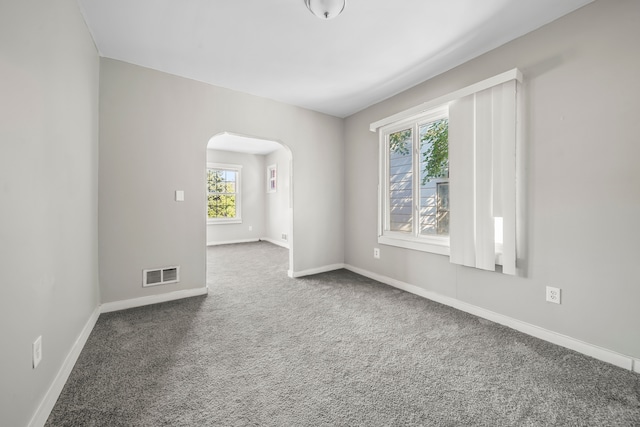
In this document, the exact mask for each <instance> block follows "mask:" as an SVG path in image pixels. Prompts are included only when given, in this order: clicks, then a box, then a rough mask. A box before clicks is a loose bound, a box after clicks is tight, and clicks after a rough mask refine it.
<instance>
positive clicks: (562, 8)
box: [78, 0, 593, 117]
mask: <svg viewBox="0 0 640 427" xmlns="http://www.w3.org/2000/svg"><path fill="white" fill-rule="evenodd" d="M78 1H79V3H80V6H81V8H82V10H83V13H84V15H85V19H86V21H87V25H88V26H89V29H90V31H91V33H92V34H93V37H94V39H95V42H96V45H97V46H98V50H99V51H100V54H101V55H102V56H105V57H107V58H114V59H118V60H121V61H125V62H129V63H132V64H137V65H141V66H144V67H148V68H153V69H156V70H160V71H164V72H167V73H171V74H175V75H179V76H183V77H187V78H191V79H194V80H199V81H203V82H207V83H210V84H213V85H217V86H222V87H226V88H229V89H234V90H238V91H242V92H246V93H250V94H254V95H258V96H262V97H266V98H271V99H275V100H277V101H281V102H286V103H288V104H293V105H298V106H301V107H305V108H309V109H312V110H316V111H320V112H324V113H327V114H331V115H334V116H338V117H346V116H348V115H350V114H352V113H355V112H357V111H359V110H362V109H363V108H365V107H367V106H369V105H372V104H375V103H376V102H379V101H381V100H383V99H386V98H388V97H390V96H392V95H394V94H396V93H399V92H401V91H403V90H405V89H408V88H409V87H412V86H414V85H416V84H418V83H420V82H423V81H425V80H427V79H429V78H431V77H433V76H436V75H438V74H440V73H442V72H444V71H446V70H448V69H451V68H453V67H455V66H457V65H460V64H462V63H464V62H466V61H468V60H469V59H472V58H474V57H476V56H478V55H480V54H482V53H484V52H487V51H489V50H491V49H493V48H495V47H498V46H500V45H502V44H504V43H506V42H508V41H510V40H513V39H514V38H517V37H519V36H521V35H523V34H526V33H528V32H530V31H532V30H534V29H536V28H539V27H540V26H542V25H544V24H546V23H548V22H551V21H553V20H555V19H557V18H559V17H560V16H563V15H565V14H567V13H569V12H571V11H573V10H575V9H577V8H579V7H581V6H583V5H585V4H587V3H590V2H591V1H593V0H481V1H479V0H346V2H347V4H346V7H345V9H344V12H343V13H342V15H340V16H338V17H337V18H335V19H333V20H329V21H323V20H320V19H318V18H317V17H315V16H314V15H313V14H311V12H309V11H308V10H307V8H306V6H305V2H304V0H78Z"/></svg>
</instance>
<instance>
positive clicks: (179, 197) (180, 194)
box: [176, 190, 184, 202]
mask: <svg viewBox="0 0 640 427" xmlns="http://www.w3.org/2000/svg"><path fill="white" fill-rule="evenodd" d="M176 202H184V190H176Z"/></svg>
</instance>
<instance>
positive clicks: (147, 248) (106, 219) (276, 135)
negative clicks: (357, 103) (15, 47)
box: [99, 58, 344, 302]
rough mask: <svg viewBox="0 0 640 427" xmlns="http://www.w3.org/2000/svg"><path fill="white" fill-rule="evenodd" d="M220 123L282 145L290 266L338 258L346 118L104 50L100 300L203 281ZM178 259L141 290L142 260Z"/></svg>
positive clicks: (300, 268) (158, 262)
mask: <svg viewBox="0 0 640 427" xmlns="http://www.w3.org/2000/svg"><path fill="white" fill-rule="evenodd" d="M225 131H226V132H230V133H236V134H240V135H247V136H251V137H256V138H260V139H268V140H273V141H278V142H281V143H283V144H285V145H286V146H288V147H289V148H290V149H291V152H292V159H293V171H292V174H293V175H294V176H295V180H294V182H295V185H294V188H293V193H294V195H293V203H294V214H293V236H292V238H293V242H294V245H295V251H294V259H293V270H294V271H304V270H307V269H313V268H319V267H323V266H326V265H332V264H336V263H342V262H343V260H344V240H343V237H344V218H343V215H342V212H343V200H344V197H343V192H344V190H343V188H344V187H343V182H344V172H343V171H344V161H343V153H344V151H343V150H344V145H343V120H341V119H338V118H335V117H331V116H327V115H324V114H320V113H316V112H312V111H309V110H305V109H302V108H298V107H293V106H290V105H285V104H281V103H278V102H275V101H271V100H268V99H263V98H258V97H255V96H252V95H247V94H243V93H239V92H234V91H231V90H228V89H223V88H219V87H215V86H210V85H207V84H204V83H200V82H196V81H192V80H187V79H183V78H180V77H175V76H172V75H168V74H165V73H162V72H158V71H153V70H150V69H146V68H142V67H138V66H135V65H131V64H126V63H123V62H119V61H115V60H110V59H104V58H103V59H101V67H100V168H99V170H100V176H99V188H100V190H99V203H100V217H99V249H100V288H101V292H102V302H110V301H118V300H125V299H129V298H136V297H142V296H147V295H152V294H158V293H164V292H168V291H174V290H180V289H192V288H202V287H204V286H205V244H206V226H205V222H206V215H205V212H206V211H205V199H204V197H201V196H200V195H203V194H205V168H206V146H207V142H208V141H209V139H210V138H211V137H212V136H214V135H217V134H218V133H221V132H225ZM327 164H330V165H332V170H334V171H335V173H332V174H327V173H326V166H325V165H327ZM320 182H321V183H322V184H323V185H321V186H319V185H317V183H320ZM175 190H184V191H185V197H186V200H185V202H182V203H177V202H174V191H175ZM307 224H314V226H313V227H309V226H307ZM176 264H178V265H181V266H182V269H181V271H180V274H181V279H182V280H181V283H179V284H173V285H167V286H162V287H153V288H144V289H143V288H142V286H141V272H142V269H143V268H147V267H153V266H165V265H176Z"/></svg>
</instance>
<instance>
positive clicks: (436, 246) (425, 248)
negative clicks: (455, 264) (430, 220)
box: [378, 233, 450, 256]
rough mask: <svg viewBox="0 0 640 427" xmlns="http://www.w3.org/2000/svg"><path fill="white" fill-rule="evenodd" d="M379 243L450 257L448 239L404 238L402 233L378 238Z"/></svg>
mask: <svg viewBox="0 0 640 427" xmlns="http://www.w3.org/2000/svg"><path fill="white" fill-rule="evenodd" d="M378 243H380V244H382V245H389V246H396V247H399V248H405V249H413V250H415V251H421V252H429V253H433V254H438V255H446V256H449V254H450V249H449V238H448V237H414V236H403V235H402V234H401V233H398V234H396V233H393V234H391V233H388V234H385V235H382V236H378Z"/></svg>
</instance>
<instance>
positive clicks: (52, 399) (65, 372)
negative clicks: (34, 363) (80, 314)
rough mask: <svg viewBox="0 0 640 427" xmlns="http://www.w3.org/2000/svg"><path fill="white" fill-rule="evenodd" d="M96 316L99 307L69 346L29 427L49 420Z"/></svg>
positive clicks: (98, 312) (37, 425) (41, 424)
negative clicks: (69, 348)
mask: <svg viewBox="0 0 640 427" xmlns="http://www.w3.org/2000/svg"><path fill="white" fill-rule="evenodd" d="M98 316H100V307H96V309H95V310H93V313H91V316H89V320H87V323H85V325H84V327H83V328H82V331H81V332H80V335H78V338H76V340H75V342H74V343H73V345H72V346H71V350H70V351H69V353H68V354H67V357H65V359H64V362H62V366H61V367H60V370H59V371H58V374H57V375H56V377H55V378H54V380H53V383H51V386H50V387H49V389H48V390H47V392H46V394H45V395H44V398H43V399H42V401H41V402H40V405H39V406H38V409H36V412H35V414H34V415H33V417H32V418H31V421H30V422H29V427H41V426H44V424H45V423H46V422H47V418H49V415H50V414H51V411H52V410H53V407H54V406H55V404H56V401H57V400H58V397H60V393H62V389H63V388H64V385H65V383H66V382H67V379H68V378H69V375H71V371H72V370H73V367H74V366H75V364H76V361H77V360H78V357H79V356H80V352H82V349H83V348H84V345H85V343H86V342H87V339H88V338H89V335H90V334H91V331H92V330H93V327H94V326H95V324H96V321H97V320H98Z"/></svg>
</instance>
